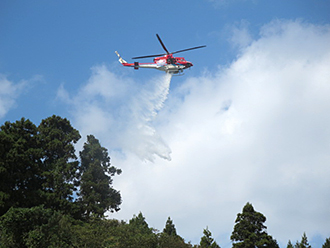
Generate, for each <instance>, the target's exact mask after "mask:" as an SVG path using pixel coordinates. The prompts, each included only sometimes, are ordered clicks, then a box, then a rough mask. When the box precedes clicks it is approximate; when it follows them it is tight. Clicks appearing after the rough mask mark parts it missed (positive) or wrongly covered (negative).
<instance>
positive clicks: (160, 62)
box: [115, 34, 206, 74]
mask: <svg viewBox="0 0 330 248" xmlns="http://www.w3.org/2000/svg"><path fill="white" fill-rule="evenodd" d="M156 36H157V39H158V41H159V42H160V44H161V45H162V47H163V49H164V50H165V52H166V53H161V54H155V55H146V56H139V57H134V58H132V59H144V58H154V61H153V63H139V62H134V63H127V62H126V61H125V60H124V59H123V58H122V57H121V56H120V55H119V53H118V52H117V51H115V53H116V54H117V56H118V57H119V62H120V63H121V64H122V65H123V66H128V67H134V69H136V70H137V69H139V68H153V69H157V70H160V71H164V72H166V73H169V74H183V70H185V69H188V68H190V67H192V66H193V64H192V63H191V62H189V61H186V60H185V58H183V57H174V56H173V54H176V53H181V52H186V51H190V50H194V49H199V48H203V47H206V46H197V47H192V48H187V49H183V50H179V51H175V52H172V53H170V52H169V51H168V50H167V48H166V47H165V45H164V43H163V41H162V40H161V38H160V37H159V35H158V34H156Z"/></svg>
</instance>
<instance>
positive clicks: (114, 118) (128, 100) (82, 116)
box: [57, 65, 171, 161]
mask: <svg viewBox="0 0 330 248" xmlns="http://www.w3.org/2000/svg"><path fill="white" fill-rule="evenodd" d="M170 80H171V76H170V75H165V74H164V75H163V76H162V77H158V78H154V79H151V80H150V82H147V83H146V84H144V85H141V84H139V83H136V82H134V81H133V80H132V79H129V78H120V77H118V76H116V75H115V74H113V73H112V72H110V71H109V70H108V68H106V66H104V65H102V66H95V67H94V68H92V76H91V77H90V79H89V80H88V82H87V83H86V85H85V86H84V87H82V88H81V89H80V91H79V93H78V94H77V95H76V96H74V97H72V98H70V96H69V94H68V92H67V91H66V90H65V89H64V86H63V85H62V86H60V88H59V89H58V94H57V96H58V97H59V98H60V99H62V100H64V101H66V102H67V103H69V104H70V105H71V106H72V107H73V115H74V118H75V121H76V123H77V128H78V129H79V130H80V131H81V133H82V134H83V135H84V136H85V135H87V134H90V133H92V134H94V135H95V136H96V137H98V138H99V139H100V140H101V141H102V140H106V141H107V140H109V141H110V146H108V149H111V150H118V149H119V150H122V151H124V153H127V152H129V153H130V152H131V153H133V154H135V155H137V156H138V157H139V158H140V159H142V160H148V161H153V160H154V159H155V156H158V157H161V158H164V159H167V160H170V159H171V158H170V153H171V150H170V149H169V147H168V146H167V144H166V143H165V142H164V141H163V139H162V137H161V136H160V135H159V134H158V133H157V131H156V130H155V129H154V127H153V125H152V121H153V120H154V118H155V117H156V115H157V112H158V111H159V110H160V109H161V108H162V106H163V103H164V101H165V100H166V98H167V95H168V90H169V86H170ZM138 85H139V87H138Z"/></svg>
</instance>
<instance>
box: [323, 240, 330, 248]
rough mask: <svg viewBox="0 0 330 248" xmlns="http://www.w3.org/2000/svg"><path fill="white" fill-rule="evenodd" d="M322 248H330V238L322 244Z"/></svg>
mask: <svg viewBox="0 0 330 248" xmlns="http://www.w3.org/2000/svg"><path fill="white" fill-rule="evenodd" d="M322 248H330V238H327V239H326V240H325V242H324V244H323V245H322Z"/></svg>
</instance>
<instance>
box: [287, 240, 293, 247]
mask: <svg viewBox="0 0 330 248" xmlns="http://www.w3.org/2000/svg"><path fill="white" fill-rule="evenodd" d="M286 248H293V244H292V243H291V240H289V242H288V244H287V246H286Z"/></svg>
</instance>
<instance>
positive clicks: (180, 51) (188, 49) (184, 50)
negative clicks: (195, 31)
mask: <svg viewBox="0 0 330 248" xmlns="http://www.w3.org/2000/svg"><path fill="white" fill-rule="evenodd" d="M203 47H206V46H197V47H192V48H187V49H183V50H179V51H176V52H174V53H182V52H186V51H190V50H194V49H199V48H203ZM174 53H172V54H174Z"/></svg>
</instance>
